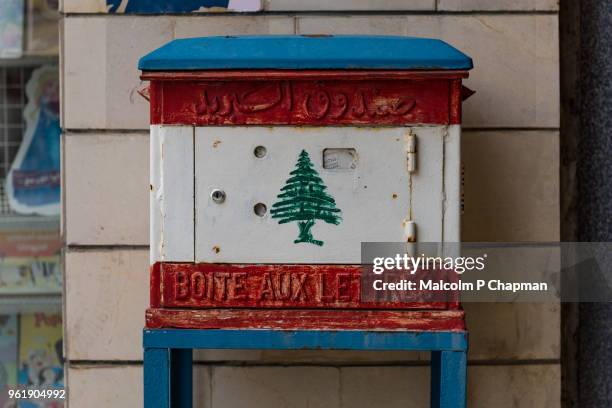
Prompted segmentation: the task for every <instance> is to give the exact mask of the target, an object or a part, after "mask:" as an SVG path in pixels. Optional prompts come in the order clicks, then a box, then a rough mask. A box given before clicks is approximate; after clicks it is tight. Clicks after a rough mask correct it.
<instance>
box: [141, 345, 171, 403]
mask: <svg viewBox="0 0 612 408" xmlns="http://www.w3.org/2000/svg"><path fill="white" fill-rule="evenodd" d="M144 406H145V408H170V350H168V349H167V348H145V350H144Z"/></svg>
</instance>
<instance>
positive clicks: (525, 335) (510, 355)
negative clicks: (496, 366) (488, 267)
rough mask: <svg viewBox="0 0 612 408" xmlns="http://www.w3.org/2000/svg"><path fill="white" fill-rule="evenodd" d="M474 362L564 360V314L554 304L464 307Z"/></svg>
mask: <svg viewBox="0 0 612 408" xmlns="http://www.w3.org/2000/svg"><path fill="white" fill-rule="evenodd" d="M463 307H464V308H465V313H466V324H467V328H468V331H469V333H470V353H469V359H470V361H482V360H486V361H491V360H501V361H508V360H538V359H558V358H561V338H560V333H561V328H560V326H561V321H560V319H561V312H560V309H561V308H560V306H559V305H558V304H553V303H537V304H535V303H469V304H464V305H463Z"/></svg>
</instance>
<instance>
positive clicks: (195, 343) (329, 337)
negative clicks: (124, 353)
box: [143, 329, 468, 351]
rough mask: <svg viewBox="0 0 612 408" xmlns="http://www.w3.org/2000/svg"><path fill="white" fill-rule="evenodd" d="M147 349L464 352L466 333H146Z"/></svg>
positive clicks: (283, 331) (215, 331)
mask: <svg viewBox="0 0 612 408" xmlns="http://www.w3.org/2000/svg"><path fill="white" fill-rule="evenodd" d="M143 344H144V347H145V348H153V347H155V348H170V349H277V350H305V349H310V350H379V351H385V350H389V351H390V350H420V351H428V350H448V351H465V350H467V346H468V335H467V332H399V331H358V330H354V331H324V330H190V329H155V330H152V329H145V330H144V334H143Z"/></svg>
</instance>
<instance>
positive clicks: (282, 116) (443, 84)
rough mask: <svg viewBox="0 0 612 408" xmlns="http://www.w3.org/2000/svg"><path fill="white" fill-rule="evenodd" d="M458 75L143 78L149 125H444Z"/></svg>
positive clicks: (457, 97) (454, 114)
mask: <svg viewBox="0 0 612 408" xmlns="http://www.w3.org/2000/svg"><path fill="white" fill-rule="evenodd" d="M465 77H467V72H465V71H200V72H160V73H150V72H149V73H145V74H143V76H142V79H143V80H149V81H151V85H150V92H149V94H150V102H151V124H164V125H195V126H211V125H212V126H214V125H217V126H219V125H310V126H329V125H332V126H333V125H361V126H364V125H365V126H367V125H373V126H376V125H416V124H440V125H450V124H459V123H460V122H461V79H462V78H465Z"/></svg>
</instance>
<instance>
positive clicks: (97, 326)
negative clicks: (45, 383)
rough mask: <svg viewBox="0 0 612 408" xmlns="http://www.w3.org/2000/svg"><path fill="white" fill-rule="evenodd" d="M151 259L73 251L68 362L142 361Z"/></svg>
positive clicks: (138, 253)
mask: <svg viewBox="0 0 612 408" xmlns="http://www.w3.org/2000/svg"><path fill="white" fill-rule="evenodd" d="M148 259H149V254H148V251H146V250H117V251H67V253H66V259H65V279H66V293H65V302H66V312H65V316H64V320H65V339H64V341H65V343H66V353H67V357H68V359H70V360H105V361H111V360H132V361H133V360H141V359H142V347H141V345H142V329H143V327H144V315H145V309H146V308H147V306H148V304H149V266H148V264H149V262H148ZM109 406H110V405H109Z"/></svg>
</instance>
